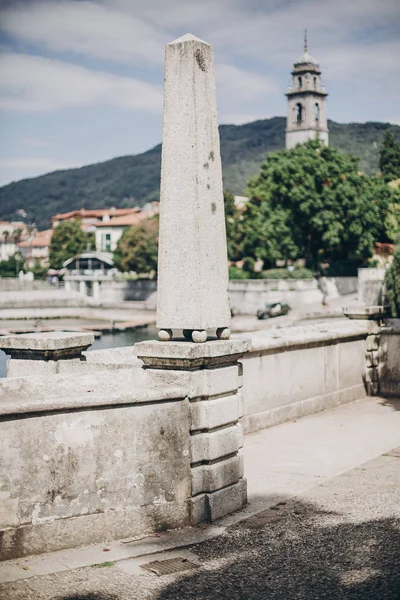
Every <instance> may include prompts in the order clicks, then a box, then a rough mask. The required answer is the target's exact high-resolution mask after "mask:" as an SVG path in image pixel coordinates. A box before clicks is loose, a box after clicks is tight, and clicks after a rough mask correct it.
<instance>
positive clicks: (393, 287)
mask: <svg viewBox="0 0 400 600" xmlns="http://www.w3.org/2000/svg"><path fill="white" fill-rule="evenodd" d="M385 283H386V299H387V301H388V303H389V306H390V312H391V314H392V317H396V318H399V317H400V244H398V245H397V246H396V250H395V252H394V257H393V262H392V264H391V265H390V267H389V268H388V270H387V271H386V276H385Z"/></svg>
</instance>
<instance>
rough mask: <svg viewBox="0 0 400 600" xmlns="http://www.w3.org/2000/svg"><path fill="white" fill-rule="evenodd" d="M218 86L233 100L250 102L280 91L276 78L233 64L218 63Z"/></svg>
mask: <svg viewBox="0 0 400 600" xmlns="http://www.w3.org/2000/svg"><path fill="white" fill-rule="evenodd" d="M216 72H217V87H218V89H220V90H221V92H222V93H225V94H226V95H227V96H228V98H229V99H230V100H231V101H232V100H233V101H235V100H239V101H245V102H248V101H250V100H254V99H255V98H259V97H260V96H265V95H266V94H270V93H273V92H276V91H278V85H277V83H276V81H275V80H274V79H272V78H271V77H267V76H264V75H259V74H258V73H252V72H250V71H244V70H243V69H238V68H237V67H234V66H233V65H224V64H222V65H217V66H216Z"/></svg>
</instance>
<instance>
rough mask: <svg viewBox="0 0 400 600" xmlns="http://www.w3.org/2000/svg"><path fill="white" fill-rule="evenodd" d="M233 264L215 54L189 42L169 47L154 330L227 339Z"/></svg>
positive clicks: (167, 334)
mask: <svg viewBox="0 0 400 600" xmlns="http://www.w3.org/2000/svg"><path fill="white" fill-rule="evenodd" d="M227 288H228V263H227V247H226V232H225V217H224V200H223V192H222V169H221V155H220V147H219V133H218V121H217V100H216V89H215V73H214V60H213V51H212V48H211V46H210V45H209V44H207V43H206V42H203V41H202V40H200V39H199V38H197V37H195V36H193V35H191V34H187V35H184V36H183V37H181V38H179V39H177V40H175V41H174V42H171V43H170V44H168V45H167V47H166V58H165V89H164V122H163V147H162V167H161V200H160V238H159V255H158V300H157V327H158V328H159V330H160V331H159V338H160V340H169V339H171V338H172V329H179V330H183V335H184V336H185V337H186V338H187V339H192V340H193V341H195V342H205V341H206V340H207V330H210V329H211V330H216V333H217V336H218V337H219V338H222V339H227V338H229V335H230V331H229V326H230V308H229V299H228V291H227Z"/></svg>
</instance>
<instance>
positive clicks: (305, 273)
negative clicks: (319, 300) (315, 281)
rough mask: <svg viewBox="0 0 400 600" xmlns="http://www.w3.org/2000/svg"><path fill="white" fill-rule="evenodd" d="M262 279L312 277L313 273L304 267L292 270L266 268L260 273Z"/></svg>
mask: <svg viewBox="0 0 400 600" xmlns="http://www.w3.org/2000/svg"><path fill="white" fill-rule="evenodd" d="M261 277H262V279H312V278H313V274H312V271H310V269H306V268H305V267H298V268H295V269H294V270H293V271H289V270H288V269H268V270H267V271H263V272H262V273H261Z"/></svg>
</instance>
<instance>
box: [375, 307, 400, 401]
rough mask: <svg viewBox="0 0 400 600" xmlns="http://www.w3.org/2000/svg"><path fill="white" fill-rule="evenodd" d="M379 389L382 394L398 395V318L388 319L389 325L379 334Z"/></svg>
mask: <svg viewBox="0 0 400 600" xmlns="http://www.w3.org/2000/svg"><path fill="white" fill-rule="evenodd" d="M377 364H379V391H380V394H382V395H383V396H400V319H390V325H389V326H388V327H383V328H382V329H381V331H380V334H379V350H377Z"/></svg>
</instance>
